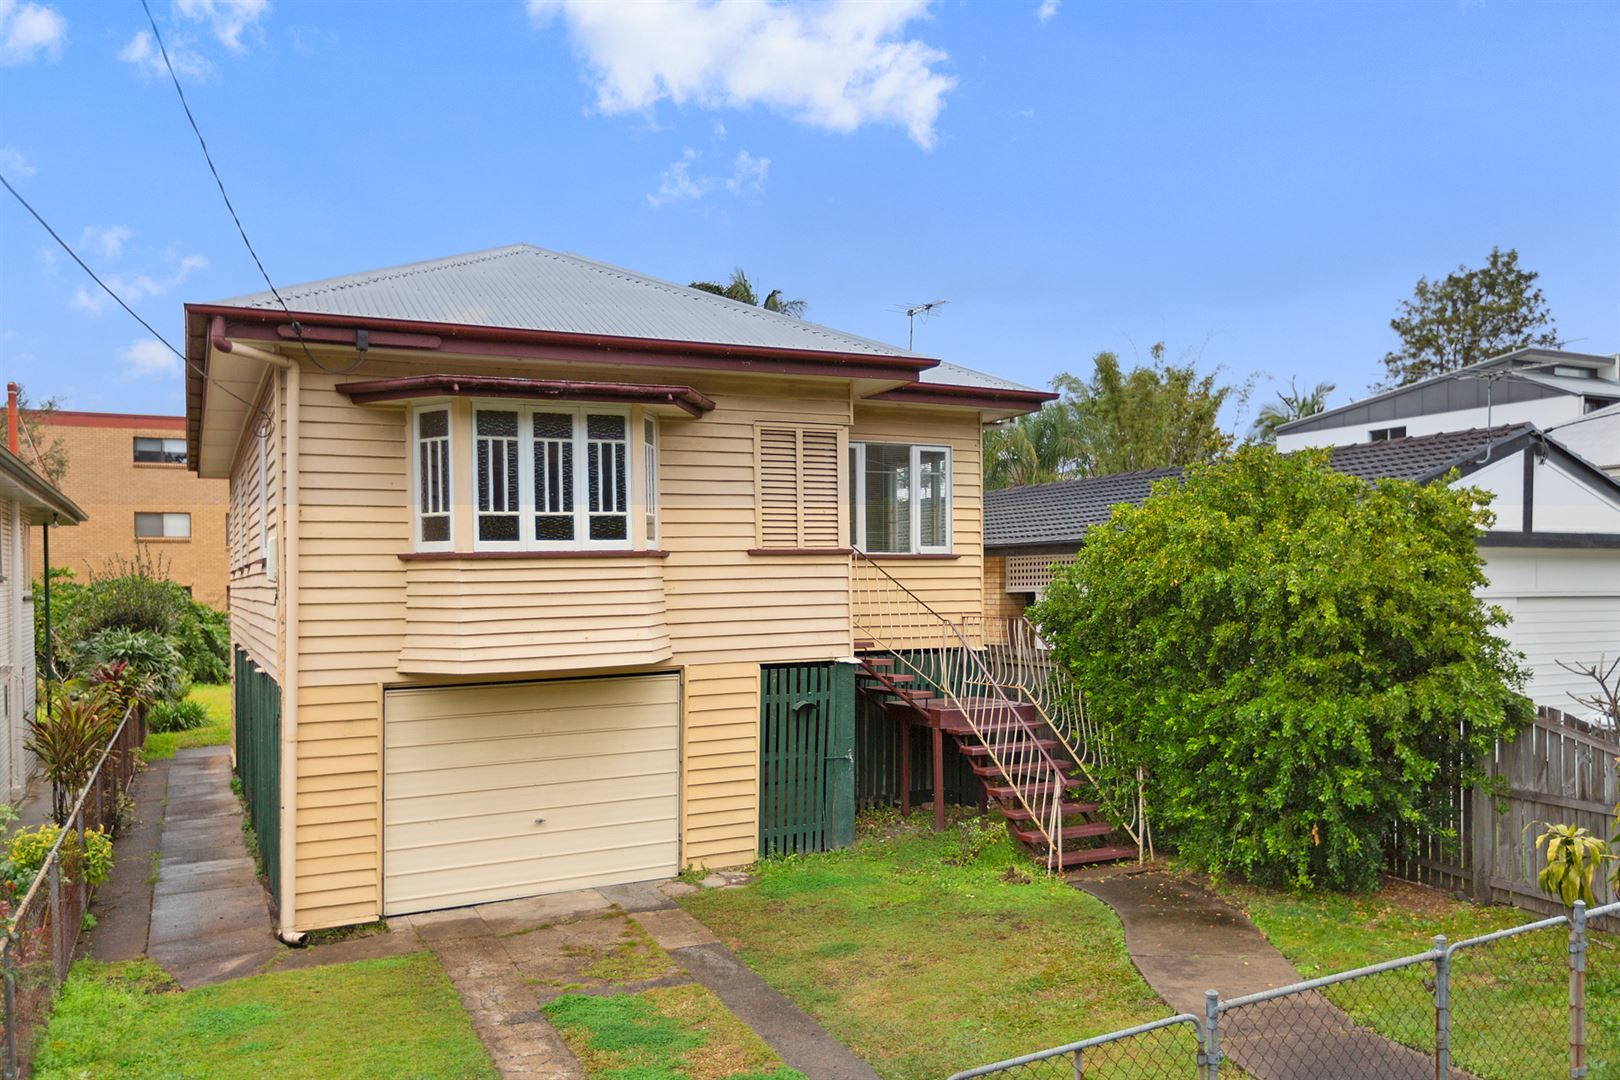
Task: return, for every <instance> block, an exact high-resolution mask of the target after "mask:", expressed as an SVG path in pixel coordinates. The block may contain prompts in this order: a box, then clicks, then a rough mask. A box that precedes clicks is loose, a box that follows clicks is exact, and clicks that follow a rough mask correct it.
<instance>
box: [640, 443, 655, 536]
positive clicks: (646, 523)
mask: <svg viewBox="0 0 1620 1080" xmlns="http://www.w3.org/2000/svg"><path fill="white" fill-rule="evenodd" d="M641 498H642V506H641V520H642V525H643V527H644V528H645V529H646V530H647V532H646V536H645V537H644V539H645V540H646V544H647V546H648V547H649V548H653V547H657V546H658V417H656V416H654V415H653V414H652V413H650V412H648V413H643V414H642V417H641Z"/></svg>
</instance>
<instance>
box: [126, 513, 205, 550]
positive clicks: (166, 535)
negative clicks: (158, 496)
mask: <svg viewBox="0 0 1620 1080" xmlns="http://www.w3.org/2000/svg"><path fill="white" fill-rule="evenodd" d="M143 517H155V518H157V519H158V524H159V526H160V527H161V528H162V530H163V531H162V532H159V533H142V532H141V518H143ZM181 518H184V519H185V522H186V531H185V532H184V533H171V532H170V531H169V525H170V524H171V523H173V522H176V521H178V520H179V519H181ZM190 539H191V511H189V510H137V511H135V542H136V543H143V542H145V541H148V540H190Z"/></svg>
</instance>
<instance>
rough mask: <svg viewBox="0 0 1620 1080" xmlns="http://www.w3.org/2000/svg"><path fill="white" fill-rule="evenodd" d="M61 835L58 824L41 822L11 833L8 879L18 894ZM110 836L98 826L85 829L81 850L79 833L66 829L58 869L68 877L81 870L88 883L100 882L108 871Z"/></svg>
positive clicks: (95, 883) (110, 851)
mask: <svg viewBox="0 0 1620 1080" xmlns="http://www.w3.org/2000/svg"><path fill="white" fill-rule="evenodd" d="M61 835H62V827H61V826H60V825H41V826H39V827H38V828H36V829H18V830H17V831H16V832H15V833H12V835H11V843H10V845H9V847H8V849H7V852H6V854H7V861H8V863H9V869H8V880H9V881H10V883H11V885H12V887H13V888H14V889H15V890H16V892H17V895H19V896H21V895H22V894H23V893H24V892H27V891H28V886H29V885H31V884H33V881H34V878H35V877H37V876H38V875H39V871H40V867H42V866H44V865H45V858H46V856H48V855H49V854H50V853H51V848H52V846H54V845H55V843H56V838H57V837H58V836H61ZM112 865H113V845H112V838H111V837H109V836H108V835H107V834H106V833H105V832H103V831H102V830H100V829H86V830H85V833H84V850H83V851H80V850H79V833H78V830H76V829H70V830H69V831H68V834H67V837H66V838H65V839H64V840H63V841H62V872H63V874H64V876H66V877H67V878H68V879H69V880H73V879H74V875H76V874H80V873H82V874H83V875H84V880H85V881H86V882H87V883H89V884H91V885H100V884H102V883H103V882H105V881H106V880H107V878H108V876H109V875H110V874H111V873H112Z"/></svg>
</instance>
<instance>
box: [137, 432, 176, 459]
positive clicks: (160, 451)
mask: <svg viewBox="0 0 1620 1080" xmlns="http://www.w3.org/2000/svg"><path fill="white" fill-rule="evenodd" d="M135 460H136V461H137V462H139V463H141V464H148V465H184V464H185V463H186V440H184V439H154V438H147V437H145V436H142V435H137V436H136V437H135Z"/></svg>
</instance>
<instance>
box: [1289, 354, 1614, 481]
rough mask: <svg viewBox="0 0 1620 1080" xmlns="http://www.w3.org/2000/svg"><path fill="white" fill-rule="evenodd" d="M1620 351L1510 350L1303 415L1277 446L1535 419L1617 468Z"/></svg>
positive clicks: (1343, 441)
mask: <svg viewBox="0 0 1620 1080" xmlns="http://www.w3.org/2000/svg"><path fill="white" fill-rule="evenodd" d="M1616 405H1620V354H1615V355H1612V356H1602V355H1594V354H1588V353H1573V352H1565V351H1563V350H1561V349H1531V348H1525V349H1515V350H1514V351H1513V352H1510V353H1504V354H1503V355H1501V356H1493V357H1492V358H1490V359H1489V360H1482V361H1480V362H1479V363H1477V364H1470V365H1469V366H1468V367H1465V368H1459V369H1458V370H1456V371H1448V372H1445V373H1444V374H1441V375H1431V376H1430V377H1429V378H1427V379H1421V380H1419V381H1418V382H1415V383H1411V384H1409V385H1406V386H1399V387H1396V388H1395V389H1393V390H1386V391H1384V392H1383V393H1380V394H1374V395H1372V396H1371V397H1367V398H1363V399H1361V400H1360V401H1352V402H1351V403H1350V404H1348V405H1341V406H1339V407H1338V408H1336V409H1327V410H1325V411H1323V412H1319V413H1317V414H1315V415H1314V416H1306V417H1302V418H1300V419H1298V420H1294V421H1291V422H1290V423H1287V424H1284V425H1282V426H1281V427H1279V428H1278V429H1277V449H1278V450H1282V451H1284V452H1287V451H1289V450H1302V449H1304V448H1306V447H1308V446H1348V445H1350V444H1352V443H1366V442H1380V441H1384V440H1387V439H1402V438H1407V437H1412V436H1418V435H1434V434H1437V433H1439V432H1442V431H1467V430H1469V429H1470V428H1496V427H1500V426H1502V425H1503V424H1524V423H1528V424H1534V425H1536V426H1537V427H1538V428H1540V429H1541V430H1543V431H1547V432H1551V431H1554V430H1559V429H1567V427H1568V425H1572V424H1574V422H1575V421H1579V420H1584V419H1585V418H1587V417H1591V416H1595V417H1596V419H1595V420H1594V421H1593V422H1592V423H1589V424H1584V423H1583V424H1582V425H1581V430H1580V431H1579V432H1578V433H1574V434H1570V433H1569V432H1568V431H1567V430H1566V431H1565V433H1563V434H1560V435H1559V436H1558V439H1559V441H1560V442H1561V443H1563V444H1564V446H1565V447H1566V448H1567V449H1569V450H1572V451H1574V452H1575V453H1578V454H1580V455H1581V456H1582V457H1585V458H1587V460H1589V461H1592V462H1594V463H1595V464H1600V465H1601V464H1604V463H1605V462H1607V463H1609V464H1611V465H1614V466H1616V467H1620V409H1616V408H1615V406H1616Z"/></svg>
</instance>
